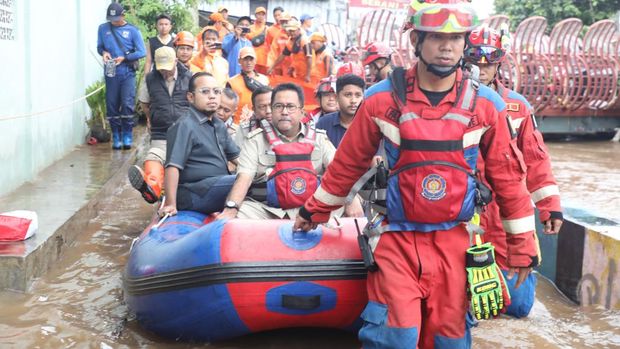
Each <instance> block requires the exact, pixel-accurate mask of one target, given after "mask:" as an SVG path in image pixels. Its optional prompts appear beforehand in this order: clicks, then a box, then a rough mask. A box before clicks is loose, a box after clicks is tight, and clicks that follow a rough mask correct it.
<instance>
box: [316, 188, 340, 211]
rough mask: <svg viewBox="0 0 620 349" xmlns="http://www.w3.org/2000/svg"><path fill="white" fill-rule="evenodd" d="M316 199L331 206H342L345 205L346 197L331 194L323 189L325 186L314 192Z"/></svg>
mask: <svg viewBox="0 0 620 349" xmlns="http://www.w3.org/2000/svg"><path fill="white" fill-rule="evenodd" d="M314 198H315V199H317V200H319V201H320V202H322V203H324V204H327V205H330V206H342V205H344V203H345V199H346V196H336V195H333V194H330V193H328V192H326V191H325V190H324V189H323V186H320V187H319V188H318V189H317V190H316V192H314Z"/></svg>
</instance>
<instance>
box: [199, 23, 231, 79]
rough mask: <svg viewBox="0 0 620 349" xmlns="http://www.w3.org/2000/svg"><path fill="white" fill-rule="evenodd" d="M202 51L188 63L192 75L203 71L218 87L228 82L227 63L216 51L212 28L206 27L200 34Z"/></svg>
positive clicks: (216, 36) (215, 32) (216, 39)
mask: <svg viewBox="0 0 620 349" xmlns="http://www.w3.org/2000/svg"><path fill="white" fill-rule="evenodd" d="M202 43H203V45H202V50H201V51H200V52H198V54H196V55H195V56H194V58H192V60H191V61H190V70H191V71H192V72H194V73H197V72H200V71H204V72H207V73H209V74H211V75H213V77H214V78H215V80H216V81H217V83H218V85H219V86H220V87H224V86H225V85H226V82H227V81H228V61H227V60H225V59H224V58H222V55H221V51H220V50H219V49H217V48H216V47H217V43H218V33H217V30H216V29H215V28H213V27H206V28H205V30H204V32H203V33H202Z"/></svg>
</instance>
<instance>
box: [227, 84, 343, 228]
mask: <svg viewBox="0 0 620 349" xmlns="http://www.w3.org/2000/svg"><path fill="white" fill-rule="evenodd" d="M303 106H304V97H303V92H302V90H301V88H300V87H299V86H297V85H294V84H281V85H278V86H277V87H276V88H275V89H274V90H273V92H272V94H271V110H272V115H271V124H269V122H268V121H267V120H263V121H262V125H263V127H262V128H258V129H256V130H254V131H252V132H250V133H249V134H248V135H247V137H246V140H245V142H244V144H243V147H242V152H241V155H240V156H239V166H238V167H237V179H236V180H235V184H234V185H233V188H232V190H231V191H230V194H229V195H228V198H227V200H226V208H225V209H224V211H223V212H222V214H221V215H220V216H219V217H218V218H235V217H239V218H248V219H284V218H288V219H292V218H294V217H295V215H296V214H297V210H298V207H299V206H301V203H303V200H304V198H305V197H309V195H311V194H312V193H313V192H314V190H315V189H316V186H317V184H318V176H320V175H322V174H323V173H324V172H325V169H326V168H327V165H329V163H330V162H331V160H332V158H333V157H334V153H335V151H336V149H335V148H334V146H333V145H332V144H331V142H330V141H329V139H327V136H326V135H325V132H324V131H320V130H314V129H313V128H310V127H308V126H307V125H305V124H302V123H301V119H302V117H303V110H302V109H303ZM287 157H288V158H289V159H288V160H289V161H286V160H287ZM290 158H296V159H297V160H300V161H290V160H291V159H290ZM301 158H303V159H301ZM276 159H278V160H276ZM281 161H284V162H281ZM278 162H280V164H278ZM293 162H294V163H295V164H293V165H292V166H290V168H293V167H297V168H300V167H302V168H304V170H301V171H290V170H289V171H286V170H283V171H282V173H283V175H276V174H277V172H279V167H282V164H283V163H284V164H285V165H284V166H286V164H287V163H288V164H289V165H291V163H293ZM287 174H290V176H289V175H287ZM267 182H270V184H268V185H265V184H266V183H267ZM253 183H254V185H253ZM250 187H253V189H252V193H251V195H250V197H248V198H246V194H248V191H249V189H250ZM254 187H255V188H254ZM270 187H271V189H268V188H270ZM270 196H271V197H272V198H275V200H270V199H269V197H270ZM244 199H245V200H244Z"/></svg>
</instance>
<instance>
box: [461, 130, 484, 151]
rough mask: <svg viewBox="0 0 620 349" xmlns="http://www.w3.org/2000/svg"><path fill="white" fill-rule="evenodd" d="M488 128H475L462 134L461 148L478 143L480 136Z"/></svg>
mask: <svg viewBox="0 0 620 349" xmlns="http://www.w3.org/2000/svg"><path fill="white" fill-rule="evenodd" d="M488 129H489V128H488V127H483V128H479V129H477V130H473V131H470V132H466V133H465V134H464V135H463V149H465V148H467V147H471V146H472V145H478V144H480V138H482V135H483V134H484V133H485V132H487V130H488Z"/></svg>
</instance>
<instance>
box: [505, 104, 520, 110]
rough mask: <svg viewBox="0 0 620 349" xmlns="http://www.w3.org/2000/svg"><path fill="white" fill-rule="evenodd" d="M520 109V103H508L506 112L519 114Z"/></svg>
mask: <svg viewBox="0 0 620 349" xmlns="http://www.w3.org/2000/svg"><path fill="white" fill-rule="evenodd" d="M520 109H521V108H520V105H519V103H508V102H507V103H506V111H514V112H518V111H519V110H520Z"/></svg>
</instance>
